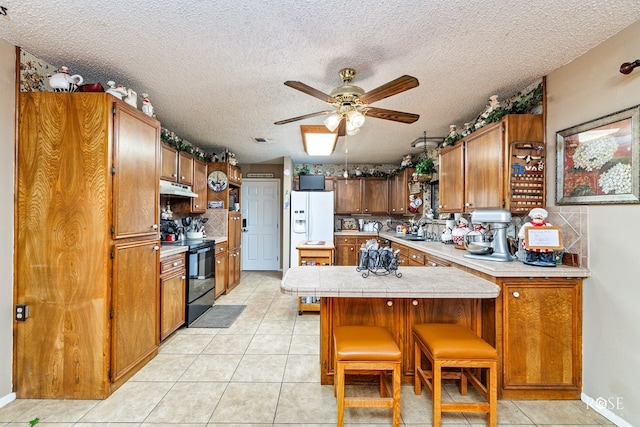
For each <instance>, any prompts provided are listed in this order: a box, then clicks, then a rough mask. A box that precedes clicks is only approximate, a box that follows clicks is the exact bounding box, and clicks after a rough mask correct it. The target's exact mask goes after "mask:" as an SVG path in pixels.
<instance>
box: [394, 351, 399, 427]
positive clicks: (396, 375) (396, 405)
mask: <svg viewBox="0 0 640 427" xmlns="http://www.w3.org/2000/svg"><path fill="white" fill-rule="evenodd" d="M393 427H400V364H399V363H396V364H395V366H394V367H393Z"/></svg>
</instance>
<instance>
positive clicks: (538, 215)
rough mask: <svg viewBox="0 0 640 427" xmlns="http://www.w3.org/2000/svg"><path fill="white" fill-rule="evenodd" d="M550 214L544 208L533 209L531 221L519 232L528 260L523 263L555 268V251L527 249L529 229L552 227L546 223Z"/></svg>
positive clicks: (530, 214)
mask: <svg viewBox="0 0 640 427" xmlns="http://www.w3.org/2000/svg"><path fill="white" fill-rule="evenodd" d="M548 215H549V213H548V212H547V211H546V210H545V209H542V208H533V209H531V212H529V218H531V220H530V221H529V222H526V223H524V224H523V225H522V227H520V231H518V238H519V239H520V244H521V247H522V250H524V251H525V253H526V258H525V260H524V261H523V262H524V263H525V264H529V265H538V266H541V267H555V266H556V262H555V259H554V257H553V251H548V250H545V251H543V250H535V251H533V250H528V249H526V247H525V244H526V242H525V236H526V229H527V227H546V226H549V225H551V224H550V223H548V222H547V221H546V219H547V216H548Z"/></svg>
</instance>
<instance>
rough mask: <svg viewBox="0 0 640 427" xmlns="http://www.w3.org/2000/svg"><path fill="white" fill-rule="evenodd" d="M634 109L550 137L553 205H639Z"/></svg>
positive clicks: (639, 138) (639, 132) (639, 144)
mask: <svg viewBox="0 0 640 427" xmlns="http://www.w3.org/2000/svg"><path fill="white" fill-rule="evenodd" d="M639 119H640V106H635V107H632V108H628V109H626V110H622V111H619V112H617V113H614V114H610V115H608V116H605V117H601V118H599V119H596V120H593V121H590V122H587V123H583V124H580V125H577V126H574V127H571V128H568V129H564V130H561V131H559V132H557V133H556V152H557V177H556V178H557V179H556V183H557V188H556V204H558V205H572V204H573V205H579V204H617V203H640V197H639V196H640V194H639V192H640V183H639V174H638V171H639V166H640V161H639V158H640V157H639V150H640V122H639Z"/></svg>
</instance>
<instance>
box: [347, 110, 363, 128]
mask: <svg viewBox="0 0 640 427" xmlns="http://www.w3.org/2000/svg"><path fill="white" fill-rule="evenodd" d="M348 118H349V123H350V124H351V126H353V127H355V128H359V127H360V126H362V125H363V124H364V120H365V118H364V114H362V113H361V112H360V111H358V110H353V111H351V112H349V114H348ZM347 126H348V125H347Z"/></svg>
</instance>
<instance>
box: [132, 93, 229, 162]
mask: <svg viewBox="0 0 640 427" xmlns="http://www.w3.org/2000/svg"><path fill="white" fill-rule="evenodd" d="M142 112H143V113H145V114H146V115H147V116H149V117H154V116H155V114H154V112H153V105H151V101H149V95H148V94H146V93H143V94H142ZM215 161H216V162H217V161H218V159H217V158H216V160H215Z"/></svg>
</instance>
